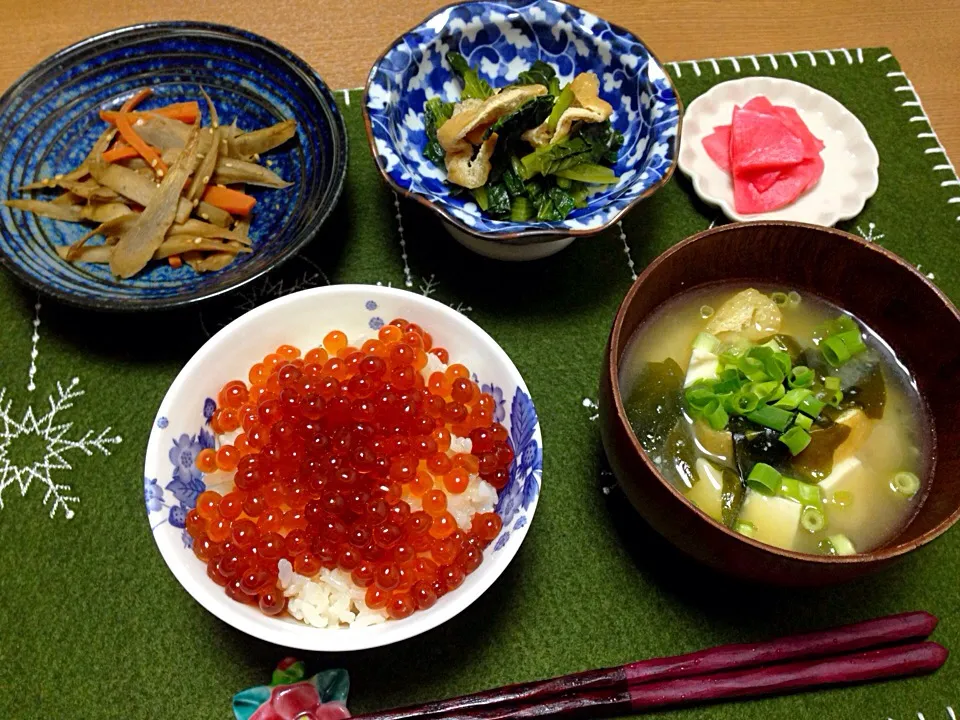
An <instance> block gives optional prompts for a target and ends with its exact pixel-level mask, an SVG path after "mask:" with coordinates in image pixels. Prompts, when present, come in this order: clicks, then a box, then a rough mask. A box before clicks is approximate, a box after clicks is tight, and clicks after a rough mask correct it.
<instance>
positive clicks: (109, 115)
mask: <svg viewBox="0 0 960 720" xmlns="http://www.w3.org/2000/svg"><path fill="white" fill-rule="evenodd" d="M118 114H119V113H118V111H116V110H101V111H100V119H101V120H103V121H104V122H108V123H110V124H115V123H116V120H117V115H118ZM131 114H132V115H133V116H134V117H140V116H141V115H150V114H153V115H162V116H163V117H166V118H170V119H171V120H179V121H180V122H182V123H187V124H188V125H193V123H195V122H196V121H197V117H198V116H199V115H200V105H199V104H197V102H196V101H195V100H192V101H190V102H181V103H173V104H172V105H165V106H163V107H158V108H154V109H152V110H141V111H137V112H135V113H131Z"/></svg>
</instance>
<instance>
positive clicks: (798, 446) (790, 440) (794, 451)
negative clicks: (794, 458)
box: [780, 427, 810, 455]
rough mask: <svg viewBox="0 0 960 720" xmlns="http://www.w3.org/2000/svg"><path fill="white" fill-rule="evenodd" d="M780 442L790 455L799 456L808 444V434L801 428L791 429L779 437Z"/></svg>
mask: <svg viewBox="0 0 960 720" xmlns="http://www.w3.org/2000/svg"><path fill="white" fill-rule="evenodd" d="M780 442H782V443H783V444H784V445H786V446H787V449H788V450H790V454H791V455H799V454H800V453H802V452H803V451H804V450H806V449H807V445H809V444H810V433H808V432H807V431H806V430H804V429H803V428H799V427H792V428H790V429H789V430H787V431H786V432H785V433H784V434H783V435H781V436H780Z"/></svg>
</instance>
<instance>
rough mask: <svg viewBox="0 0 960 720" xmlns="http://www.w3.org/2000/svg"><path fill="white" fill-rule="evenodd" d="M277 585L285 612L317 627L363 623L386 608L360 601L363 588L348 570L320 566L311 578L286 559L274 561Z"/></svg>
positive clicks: (381, 615)
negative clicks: (374, 607)
mask: <svg viewBox="0 0 960 720" xmlns="http://www.w3.org/2000/svg"><path fill="white" fill-rule="evenodd" d="M277 569H278V571H279V580H280V587H282V588H283V594H284V595H286V596H287V597H288V598H289V601H288V602H287V612H289V613H290V614H291V615H292V616H293V617H295V618H296V619H297V620H300V621H302V622H305V623H306V624H307V625H312V626H313V627H318V628H338V627H357V628H360V627H367V626H368V625H377V624H378V623H382V622H384V621H385V620H386V619H387V614H386V611H384V610H372V609H370V608H369V607H367V604H366V602H364V599H363V598H364V594H365V592H366V591H365V590H364V589H363V588H361V587H357V586H356V585H355V584H354V583H353V581H352V580H351V579H350V574H349V573H347V572H345V571H344V570H341V569H340V568H336V569H335V570H328V569H327V568H323V569H321V570H320V572H319V573H317V575H315V576H314V577H313V578H308V577H306V576H305V575H299V574H298V573H295V572H294V571H293V566H292V565H291V564H290V561H289V560H286V559H284V560H281V561H280V562H279V563H277Z"/></svg>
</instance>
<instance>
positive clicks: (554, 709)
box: [361, 642, 948, 720]
mask: <svg viewBox="0 0 960 720" xmlns="http://www.w3.org/2000/svg"><path fill="white" fill-rule="evenodd" d="M947 655H948V653H947V650H946V648H944V647H942V646H941V645H938V644H937V643H935V642H920V643H912V644H909V645H897V646H894V647H886V648H881V649H879V650H870V651H867V652H862V653H851V654H847V655H840V656H834V657H827V658H819V659H815V660H801V661H797V662H790V663H781V664H776V665H769V666H765V667H759V668H750V669H747V670H732V671H726V672H718V673H711V674H709V675H698V676H692V677H684V678H679V679H676V680H665V681H661V682H652V683H642V684H640V685H632V686H630V687H628V688H627V689H622V688H614V687H610V688H605V689H600V690H588V691H578V692H574V693H572V694H568V695H559V696H554V697H552V698H548V699H546V700H545V701H542V702H533V703H522V704H520V705H514V704H509V705H495V706H488V707H483V708H475V709H470V710H453V711H451V712H449V713H444V714H442V715H438V716H435V717H437V718H445V719H446V718H450V719H452V718H457V720H522V719H524V718H541V719H544V718H552V719H554V720H559V719H561V718H571V717H599V716H609V715H624V714H632V713H637V712H644V711H647V710H653V709H659V708H665V707H670V706H676V705H690V704H694V703H705V702H716V701H718V700H728V699H731V698H746V697H761V696H763V695H774V694H781V693H789V692H798V691H801V690H816V689H822V688H827V687H831V686H836V685H849V684H853V683H862V682H873V681H877V680H888V679H891V678H896V677H906V676H910V675H923V674H926V673H931V672H934V671H935V670H937V669H938V668H939V667H940V666H942V665H943V663H944V662H946V660H947ZM361 717H366V716H361Z"/></svg>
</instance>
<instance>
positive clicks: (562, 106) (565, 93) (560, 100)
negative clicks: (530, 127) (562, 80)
mask: <svg viewBox="0 0 960 720" xmlns="http://www.w3.org/2000/svg"><path fill="white" fill-rule="evenodd" d="M574 97H575V96H574V94H573V89H572V88H571V87H570V86H569V85H567V86H566V87H565V88H564V89H563V90H561V91H560V95H559V96H558V97H557V101H556V102H555V103H554V104H553V110H551V111H550V117H548V118H547V127H549V128H550V129H551V130H556V129H557V123H558V122H560V116H561V115H563V113H564V111H565V110H566V109H567V108H568V107H570V105H571V104H573V100H574ZM541 117H542V116H541Z"/></svg>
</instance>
